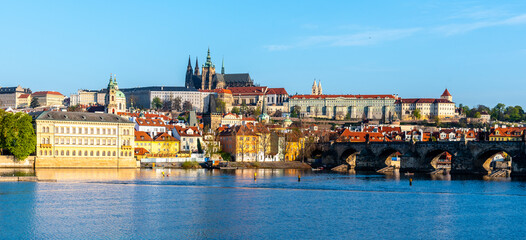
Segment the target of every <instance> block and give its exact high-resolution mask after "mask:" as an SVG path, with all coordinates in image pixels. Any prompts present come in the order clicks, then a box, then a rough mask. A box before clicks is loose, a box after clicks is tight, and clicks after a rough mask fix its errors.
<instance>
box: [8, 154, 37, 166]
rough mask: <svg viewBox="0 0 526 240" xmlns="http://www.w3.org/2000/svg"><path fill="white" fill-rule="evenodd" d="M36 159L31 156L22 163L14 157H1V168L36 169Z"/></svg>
mask: <svg viewBox="0 0 526 240" xmlns="http://www.w3.org/2000/svg"><path fill="white" fill-rule="evenodd" d="M34 167H35V157H34V156H29V157H27V158H26V159H24V160H22V161H18V160H16V158H15V157H14V156H7V155H0V168H34Z"/></svg>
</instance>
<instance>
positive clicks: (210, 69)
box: [185, 49, 254, 90]
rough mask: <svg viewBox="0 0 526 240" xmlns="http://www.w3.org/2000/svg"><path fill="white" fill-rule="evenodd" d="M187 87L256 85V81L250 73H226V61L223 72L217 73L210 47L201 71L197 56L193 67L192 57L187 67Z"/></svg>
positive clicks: (212, 87) (220, 87) (211, 87)
mask: <svg viewBox="0 0 526 240" xmlns="http://www.w3.org/2000/svg"><path fill="white" fill-rule="evenodd" d="M185 87H187V88H196V89H202V90H213V89H222V88H229V87H254V82H253V81H252V79H251V78H250V75H249V74H248V73H235V74H225V64H224V61H223V63H222V66H221V73H216V68H215V65H214V64H213V63H212V58H211V57H210V49H208V54H207V56H206V62H205V64H203V65H202V67H201V72H199V63H198V60H197V58H196V60H195V68H192V64H191V60H190V57H189V58H188V67H187V68H186V77H185Z"/></svg>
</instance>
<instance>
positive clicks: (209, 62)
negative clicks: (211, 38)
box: [203, 47, 215, 68]
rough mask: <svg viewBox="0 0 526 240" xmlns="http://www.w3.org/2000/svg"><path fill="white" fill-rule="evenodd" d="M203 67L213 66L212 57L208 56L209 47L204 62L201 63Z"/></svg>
mask: <svg viewBox="0 0 526 240" xmlns="http://www.w3.org/2000/svg"><path fill="white" fill-rule="evenodd" d="M203 67H213V68H215V66H214V64H212V57H210V47H209V48H208V53H207V55H206V62H205V64H204V65H203Z"/></svg>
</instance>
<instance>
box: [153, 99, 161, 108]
mask: <svg viewBox="0 0 526 240" xmlns="http://www.w3.org/2000/svg"><path fill="white" fill-rule="evenodd" d="M161 107H163V103H162V102H161V99H160V98H158V97H154V98H153V100H152V108H154V109H156V110H159V109H160V108H161Z"/></svg>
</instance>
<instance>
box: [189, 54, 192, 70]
mask: <svg viewBox="0 0 526 240" xmlns="http://www.w3.org/2000/svg"><path fill="white" fill-rule="evenodd" d="M188 69H192V63H191V62H190V55H188Z"/></svg>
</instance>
